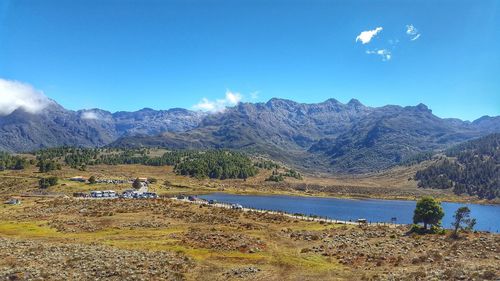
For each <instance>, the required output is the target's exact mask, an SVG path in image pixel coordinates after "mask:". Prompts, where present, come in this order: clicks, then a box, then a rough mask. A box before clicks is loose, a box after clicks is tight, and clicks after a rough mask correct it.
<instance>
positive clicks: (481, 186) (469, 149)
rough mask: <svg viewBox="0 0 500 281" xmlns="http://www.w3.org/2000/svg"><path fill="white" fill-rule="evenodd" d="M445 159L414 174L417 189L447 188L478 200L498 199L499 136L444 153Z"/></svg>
mask: <svg viewBox="0 0 500 281" xmlns="http://www.w3.org/2000/svg"><path fill="white" fill-rule="evenodd" d="M445 154H446V156H447V157H450V158H445V159H441V160H439V161H437V162H436V163H434V164H433V165H431V166H430V167H428V168H426V169H423V170H420V171H418V172H417V173H416V175H415V179H416V180H418V181H419V182H418V185H419V187H425V188H439V189H448V188H453V191H454V192H455V193H456V194H463V193H465V194H469V195H475V196H478V197H480V198H487V199H493V198H496V197H500V134H491V135H488V136H485V137H481V138H478V139H475V140H472V141H468V142H465V143H463V144H459V145H456V146H454V147H452V148H450V149H448V150H447V151H446V152H445Z"/></svg>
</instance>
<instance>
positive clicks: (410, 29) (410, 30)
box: [406, 24, 420, 41]
mask: <svg viewBox="0 0 500 281" xmlns="http://www.w3.org/2000/svg"><path fill="white" fill-rule="evenodd" d="M406 34H408V36H410V40H411V41H415V40H417V39H418V38H420V32H418V29H417V28H416V27H415V26H413V24H409V25H407V26H406Z"/></svg>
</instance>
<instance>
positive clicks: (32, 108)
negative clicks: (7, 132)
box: [0, 78, 51, 115]
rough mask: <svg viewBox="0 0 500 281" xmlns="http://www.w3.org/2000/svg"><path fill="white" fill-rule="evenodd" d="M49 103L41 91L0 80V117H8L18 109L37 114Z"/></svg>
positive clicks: (22, 84) (27, 85)
mask: <svg viewBox="0 0 500 281" xmlns="http://www.w3.org/2000/svg"><path fill="white" fill-rule="evenodd" d="M50 102H51V101H50V99H49V98H47V97H46V96H45V95H44V94H43V92H42V91H39V90H36V89H35V88H34V87H33V86H31V85H29V84H26V83H22V82H18V81H12V80H5V79H2V78H0V115H9V114H11V113H12V112H13V111H15V110H17V109H19V108H22V109H24V110H26V111H27V112H29V113H38V112H40V111H41V110H42V109H44V108H45V107H46V106H47V105H48V104H50Z"/></svg>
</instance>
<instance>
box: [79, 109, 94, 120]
mask: <svg viewBox="0 0 500 281" xmlns="http://www.w3.org/2000/svg"><path fill="white" fill-rule="evenodd" d="M80 117H81V118H82V119H85V120H97V119H99V116H98V115H97V113H95V112H94V111H85V112H83V113H82V115H81V116H80Z"/></svg>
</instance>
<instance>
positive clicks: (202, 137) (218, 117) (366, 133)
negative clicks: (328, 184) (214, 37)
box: [0, 98, 500, 173]
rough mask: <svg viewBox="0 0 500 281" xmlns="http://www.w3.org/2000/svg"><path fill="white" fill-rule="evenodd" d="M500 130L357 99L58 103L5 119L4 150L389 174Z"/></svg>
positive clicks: (0, 120)
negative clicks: (184, 152) (191, 106)
mask: <svg viewBox="0 0 500 281" xmlns="http://www.w3.org/2000/svg"><path fill="white" fill-rule="evenodd" d="M494 132H500V117H488V116H485V117H482V118H479V119H478V120H476V121H473V122H468V121H462V120H459V119H442V118H439V117H437V116H435V115H433V114H432V111H431V110H430V109H429V108H428V107H427V106H425V105H424V104H419V105H417V106H407V107H401V106H395V105H387V106H383V107H377V108H375V107H368V106H364V105H363V104H361V103H360V102H359V101H358V100H355V99H353V100H351V101H349V102H348V103H347V104H343V103H341V102H339V101H337V100H335V99H329V100H326V101H324V102H322V103H317V104H304V103H297V102H294V101H291V100H285V99H277V98H273V99H271V100H269V101H268V102H266V103H240V104H238V105H237V106H235V107H232V108H228V109H226V110H225V111H224V112H220V113H216V114H205V113H201V112H194V111H189V110H186V109H170V110H153V109H149V108H145V109H142V110H139V111H136V112H116V113H110V112H107V111H103V110H99V109H91V110H80V111H76V112H75V111H69V110H66V109H64V108H62V107H61V106H59V105H57V104H56V103H55V102H54V103H53V104H52V105H51V106H49V107H48V108H46V109H45V110H44V112H42V113H40V114H36V115H33V114H29V113H27V112H24V111H22V110H17V111H15V112H13V113H12V114H10V115H8V116H3V117H2V116H0V149H2V150H8V151H27V150H34V149H38V148H43V147H51V146H60V145H72V146H103V145H108V144H110V143H111V145H112V146H123V147H136V146H164V147H168V148H173V149H183V148H194V149H206V148H229V149H237V150H245V151H249V152H256V153H259V154H267V155H268V156H270V157H271V158H275V159H277V160H280V161H284V162H286V163H288V164H290V165H291V166H295V167H297V168H302V169H310V170H321V171H333V172H347V173H359V172H367V171H374V170H379V169H385V168H387V167H390V166H392V165H396V164H398V163H401V162H402V161H404V159H406V158H407V157H411V156H413V155H415V154H417V153H419V152H423V151H430V150H439V149H444V148H446V147H448V146H450V145H452V144H455V143H458V142H462V141H466V140H469V139H472V138H476V137H480V136H484V135H486V134H489V133H494Z"/></svg>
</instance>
